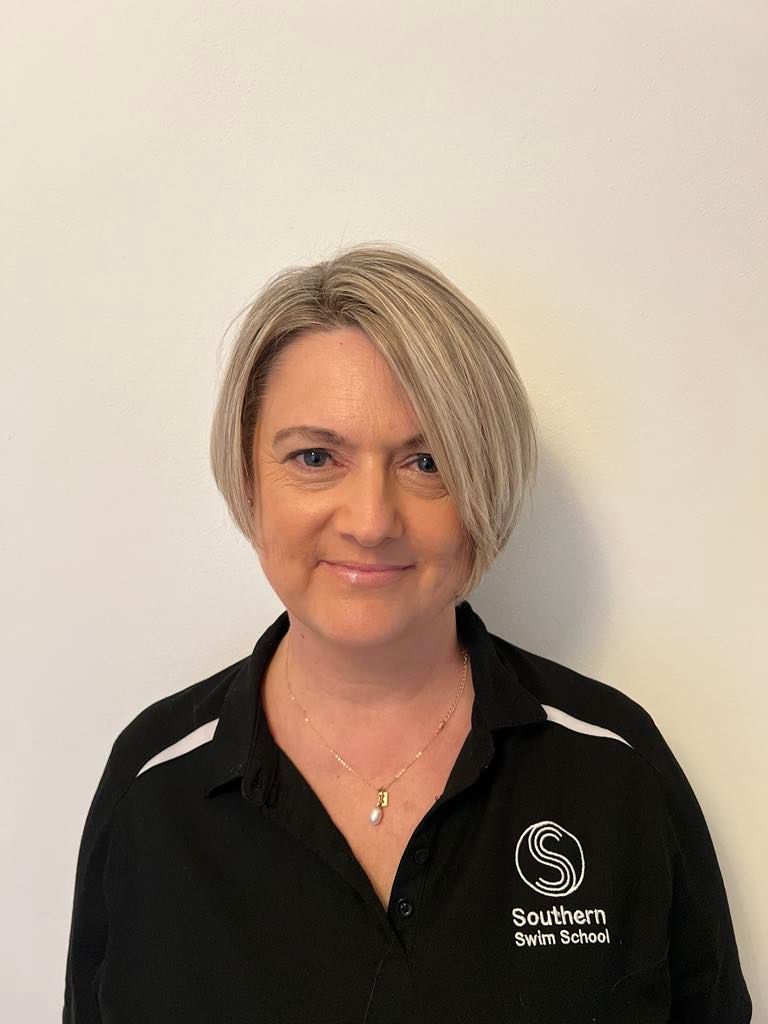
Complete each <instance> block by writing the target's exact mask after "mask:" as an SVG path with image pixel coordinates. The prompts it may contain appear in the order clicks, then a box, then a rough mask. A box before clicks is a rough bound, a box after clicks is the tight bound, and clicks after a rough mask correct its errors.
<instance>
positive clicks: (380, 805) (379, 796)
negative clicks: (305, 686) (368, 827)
mask: <svg viewBox="0 0 768 1024" xmlns="http://www.w3.org/2000/svg"><path fill="white" fill-rule="evenodd" d="M467 658H468V652H467V650H466V648H465V650H464V671H463V672H462V675H461V683H460V685H459V689H458V690H457V692H456V696H455V697H454V699H453V703H452V704H451V706H450V708H449V709H448V714H447V715H446V716H445V718H444V719H443V720H442V722H441V723H440V725H438V727H437V730H436V732H435V733H434V735H433V736H432V737H431V738H430V740H429V742H428V743H427V744H426V745H425V746H423V747H422V748H421V750H420V751H419V752H418V754H416V756H415V757H412V758H411V760H410V761H409V762H408V764H407V765H405V767H403V768H401V769H400V771H399V772H398V773H397V775H395V777H394V778H393V779H390V781H389V782H388V783H387V784H386V785H385V786H377V785H376V784H375V783H374V782H370V781H369V780H368V779H366V778H365V777H364V776H362V775H361V774H360V772H358V771H355V769H354V768H353V767H352V765H351V764H348V763H347V762H346V761H345V760H344V758H343V757H342V756H341V754H339V753H338V752H337V751H336V750H334V749H333V747H332V746H331V745H330V743H329V742H328V741H327V740H326V739H325V737H324V736H323V735H322V733H321V732H320V731H319V730H318V729H317V728H316V727H315V726H314V725H313V724H312V722H310V720H309V715H308V714H307V712H306V711H305V710H304V708H303V707H302V706H301V704H299V702H298V700H297V699H296V694H295V693H294V692H293V690H292V689H291V681H290V679H289V678H288V664H287V661H286V668H285V681H286V682H287V683H288V692H289V693H290V695H291V700H292V701H293V702H294V703H295V704H296V705H297V706H298V708H299V710H300V711H301V713H302V715H303V716H304V721H305V722H306V723H307V725H308V726H309V727H310V729H312V731H313V732H314V733H315V734H316V735H317V736H318V737H319V738H320V740H321V742H322V744H323V746H324V747H326V749H327V750H329V751H330V752H331V753H332V754H333V756H334V757H335V758H336V760H337V761H338V762H339V764H340V765H342V766H343V767H344V768H346V769H347V771H348V772H351V773H352V774H353V775H356V776H357V777H358V779H360V780H361V781H362V782H364V783H365V784H366V785H367V786H371V787H373V788H374V789H375V790H376V806H375V807H374V808H373V809H372V810H371V813H370V814H369V815H368V820H369V821H370V823H371V824H372V825H378V824H379V822H380V821H381V819H382V816H383V813H384V808H385V807H387V806H388V804H389V787H390V786H391V785H393V783H395V782H397V780H398V779H399V778H400V776H401V775H402V774H403V773H404V772H405V771H407V769H408V768H410V767H411V765H412V764H414V763H415V762H416V761H418V759H419V758H420V757H421V755H422V754H423V753H424V751H425V750H426V749H427V748H428V747H429V745H430V744H431V743H432V742H433V741H434V740H436V739H437V737H438V736H439V735H440V733H441V732H442V731H443V729H444V728H445V724H446V722H447V721H448V719H449V718H450V717H451V715H452V714H453V712H454V711H455V710H456V707H457V705H458V703H459V701H460V700H461V696H462V694H463V693H464V686H465V684H466V681H467Z"/></svg>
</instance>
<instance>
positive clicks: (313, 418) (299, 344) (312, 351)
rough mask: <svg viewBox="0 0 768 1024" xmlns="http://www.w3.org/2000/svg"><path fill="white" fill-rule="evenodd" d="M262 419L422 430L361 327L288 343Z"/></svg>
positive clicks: (315, 334) (274, 373)
mask: <svg viewBox="0 0 768 1024" xmlns="http://www.w3.org/2000/svg"><path fill="white" fill-rule="evenodd" d="M298 413H301V418H300V419H298V420H297V419H296V415H297V414H298ZM260 418H261V419H262V420H263V421H264V422H268V423H269V425H270V427H275V428H276V429H277V428H281V427H284V426H288V425H289V423H288V420H289V419H290V422H291V423H294V422H296V423H317V424H321V425H323V426H326V427H329V428H331V429H335V430H338V431H339V432H341V433H347V432H349V431H350V430H353V429H354V426H355V425H356V424H357V425H359V426H360V427H361V429H366V428H368V429H370V428H371V427H375V428H376V429H380V430H385V429H389V428H390V427H391V428H392V429H396V431H397V433H398V434H399V433H401V432H402V430H403V429H406V430H407V429H409V428H413V430H414V431H415V430H416V429H418V420H417V419H416V416H415V413H414V411H413V407H412V405H411V403H410V401H409V399H408V397H407V395H406V394H405V393H404V392H403V390H402V388H401V387H400V385H399V384H398V382H397V380H396V379H395V377H394V375H393V373H392V371H391V369H390V367H389V365H388V364H387V361H386V359H385V358H384V357H383V356H382V354H381V353H380V352H379V351H378V349H377V348H376V346H375V345H374V344H373V343H372V342H371V341H370V340H369V339H368V338H367V336H366V335H365V334H363V332H362V331H360V330H358V329H357V328H339V329H336V330H333V331H322V332H312V333H307V334H303V335H301V336H300V337H298V338H296V339H294V340H293V341H291V342H290V343H289V344H288V345H286V346H285V348H284V349H283V351H282V352H281V353H280V355H279V356H278V358H277V360H276V362H275V364H274V366H273V368H272V371H271V373H270V376H269V381H268V383H267V388H266V391H265V394H264V401H263V404H262V410H261V417H260ZM283 420H285V421H286V422H285V423H283V422H282V421H283Z"/></svg>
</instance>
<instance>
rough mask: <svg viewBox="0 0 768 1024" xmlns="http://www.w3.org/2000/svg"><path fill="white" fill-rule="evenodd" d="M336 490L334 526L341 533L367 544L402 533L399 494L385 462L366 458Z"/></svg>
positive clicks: (389, 538)
mask: <svg viewBox="0 0 768 1024" xmlns="http://www.w3.org/2000/svg"><path fill="white" fill-rule="evenodd" d="M337 493H338V495H339V505H338V508H337V510H336V528H337V530H338V531H339V533H340V534H342V535H343V536H345V537H347V538H351V539H353V540H355V541H356V542H357V543H358V544H360V545H361V546H362V547H370V548H373V547H377V546H378V545H380V544H383V543H384V542H385V541H387V540H392V539H396V538H398V537H401V536H402V533H403V521H402V508H401V499H402V495H401V494H400V489H399V487H398V483H397V480H396V479H394V477H393V475H392V473H391V471H390V470H388V469H387V468H386V466H382V465H380V464H379V463H378V462H377V461H374V460H371V461H366V462H365V463H363V464H361V465H360V466H359V467H358V468H356V469H355V470H354V471H353V472H351V473H349V474H348V476H347V478H346V480H345V481H344V484H343V486H342V487H340V488H339V490H338V492H337Z"/></svg>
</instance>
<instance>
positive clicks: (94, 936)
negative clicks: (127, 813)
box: [62, 741, 117, 1024]
mask: <svg viewBox="0 0 768 1024" xmlns="http://www.w3.org/2000/svg"><path fill="white" fill-rule="evenodd" d="M116 743H117V741H115V744H113V747H112V751H111V753H110V755H109V758H108V759H107V764H106V766H105V768H104V771H103V772H102V776H101V779H100V781H99V784H98V786H97V788H96V792H95V794H94V796H93V798H92V800H91V805H90V808H89V810H88V813H87V815H86V819H85V825H84V828H83V834H82V839H81V841H80V849H79V853H78V859H77V869H76V873H75V887H74V899H73V905H72V916H71V922H70V933H69V947H68V951H67V962H66V973H65V980H64V1009H63V1017H62V1020H63V1024H101V1022H102V1017H101V1013H100V1010H99V1003H98V991H97V984H98V978H99V969H100V967H101V965H102V962H103V960H104V955H105V949H106V942H107V929H108V919H107V899H106V892H105V889H104V884H103V883H104V875H105V868H106V863H107V858H108V856H109V847H110V839H111V823H112V816H113V811H114V806H115V803H116V798H115V789H116V786H115V769H114V760H115V746H116Z"/></svg>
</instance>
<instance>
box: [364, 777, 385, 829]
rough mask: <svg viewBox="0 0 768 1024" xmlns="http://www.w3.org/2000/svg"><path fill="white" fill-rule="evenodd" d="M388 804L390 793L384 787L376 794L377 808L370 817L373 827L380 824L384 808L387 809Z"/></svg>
mask: <svg viewBox="0 0 768 1024" xmlns="http://www.w3.org/2000/svg"><path fill="white" fill-rule="evenodd" d="M388 803H389V793H388V792H387V791H386V789H384V787H383V786H382V788H381V789H380V790H379V791H378V793H377V794H376V806H375V807H374V808H373V810H372V811H371V813H370V815H369V816H368V817H369V820H370V822H371V824H372V825H378V824H379V822H380V821H381V818H382V814H383V810H382V808H384V807H386V806H387V804H388Z"/></svg>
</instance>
